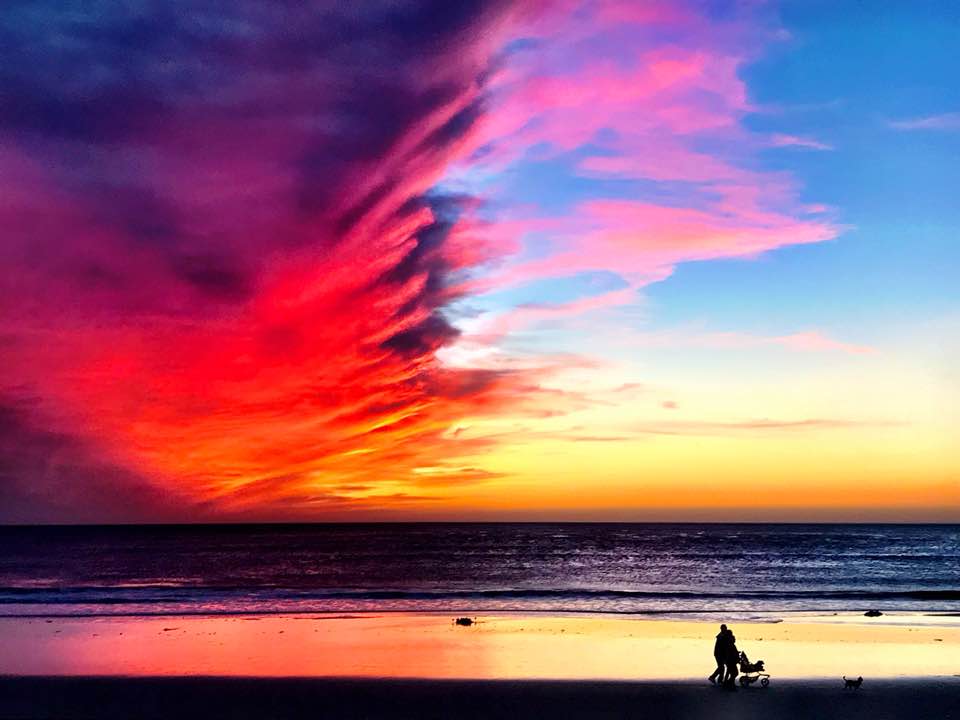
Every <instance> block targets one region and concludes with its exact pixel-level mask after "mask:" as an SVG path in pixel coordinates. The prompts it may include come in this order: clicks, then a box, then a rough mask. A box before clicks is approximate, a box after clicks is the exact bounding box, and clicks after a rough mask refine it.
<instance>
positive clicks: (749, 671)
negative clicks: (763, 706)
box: [740, 652, 770, 687]
mask: <svg viewBox="0 0 960 720" xmlns="http://www.w3.org/2000/svg"><path fill="white" fill-rule="evenodd" d="M757 680H759V681H760V687H766V686H767V685H769V684H770V674H769V673H768V672H766V668H765V667H764V666H763V660H757V661H756V662H753V663H752V662H750V658H748V657H747V654H746V653H745V652H741V653H740V686H741V687H747V686H748V685H751V684H752V683H755V682H756V681H757Z"/></svg>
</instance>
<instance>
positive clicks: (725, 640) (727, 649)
mask: <svg viewBox="0 0 960 720" xmlns="http://www.w3.org/2000/svg"><path fill="white" fill-rule="evenodd" d="M713 657H714V659H715V660H716V661H717V669H716V670H714V671H713V674H711V675H710V677H709V678H707V679H708V680H709V681H710V682H711V683H713V684H716V683H717V682H718V681H719V682H720V683H722V685H723V687H725V688H727V689H730V690H736V689H737V686H736V683H735V681H736V678H737V675H738V674H739V673H740V670H739V669H738V667H737V666H738V665H739V663H740V652H739V651H738V650H737V639H736V637H734V634H733V631H731V630H730V629H729V628H728V627H727V626H726V625H721V626H720V632H719V633H717V639H716V642H715V643H714V645H713Z"/></svg>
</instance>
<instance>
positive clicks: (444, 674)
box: [0, 613, 960, 685]
mask: <svg viewBox="0 0 960 720" xmlns="http://www.w3.org/2000/svg"><path fill="white" fill-rule="evenodd" d="M477 620H478V622H477V623H476V624H475V625H473V626H471V627H457V626H455V625H453V623H452V618H451V617H450V616H445V615H422V614H407V613H393V614H382V615H355V616H343V615H296V616H293V615H279V616H278V615H273V616H260V617H257V616H253V617H244V616H213V617H211V616H207V617H204V616H190V617H142V616H141V617H100V618H29V619H28V618H4V619H0V638H2V642H0V675H50V676H55V675H81V676H91V675H112V676H116V675H139V676H171V675H172V676H183V675H205V676H238V675H242V676H255V677H397V678H437V679H441V678H447V679H453V678H458V679H513V680H515V679H573V680H583V679H602V680H612V679H619V680H654V679H663V680H683V679H696V680H701V681H703V680H705V679H706V676H707V675H708V674H709V673H710V672H711V671H712V670H713V667H712V666H713V658H712V649H713V641H714V635H715V634H716V632H717V624H716V623H711V622H691V621H677V620H650V619H639V618H631V617H623V616H583V615H568V616H555V615H536V616H534V615H492V616H480V617H478V618H477ZM730 627H731V628H732V629H733V631H734V632H735V633H736V635H737V642H738V645H739V647H740V649H742V650H746V652H747V653H748V654H749V655H750V657H751V659H753V660H757V659H763V660H765V661H766V664H767V668H768V670H769V672H770V673H771V675H772V682H773V683H774V685H776V684H778V683H779V682H780V681H781V680H787V679H803V678H807V679H809V678H829V679H839V678H840V677H841V676H842V675H847V676H852V677H856V676H857V675H863V676H864V677H866V678H869V679H877V678H898V677H932V676H951V675H953V674H954V673H960V626H958V625H957V618H931V617H929V616H926V617H924V616H904V617H897V616H884V617H883V618H876V619H870V618H863V617H862V616H861V617H856V616H854V615H849V616H837V617H830V618H820V619H817V618H811V617H803V618H791V619H788V620H785V621H783V622H749V623H747V622H733V621H731V622H730Z"/></svg>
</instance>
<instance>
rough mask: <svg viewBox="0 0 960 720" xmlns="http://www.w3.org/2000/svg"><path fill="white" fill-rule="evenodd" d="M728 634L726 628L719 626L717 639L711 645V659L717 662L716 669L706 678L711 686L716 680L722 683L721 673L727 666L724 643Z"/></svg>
mask: <svg viewBox="0 0 960 720" xmlns="http://www.w3.org/2000/svg"><path fill="white" fill-rule="evenodd" d="M728 634H730V631H729V630H727V626H726V625H721V626H720V632H719V633H717V639H716V641H715V642H714V643H713V659H714V660H716V661H717V669H716V670H714V671H713V673H712V674H711V675H710V677H708V678H707V680H709V681H710V683H711V684H712V685H716V684H717V681H718V680H719V681H720V682H723V673H724V670H725V669H726V666H727V659H726V657H727V653H726V643H727V635H728Z"/></svg>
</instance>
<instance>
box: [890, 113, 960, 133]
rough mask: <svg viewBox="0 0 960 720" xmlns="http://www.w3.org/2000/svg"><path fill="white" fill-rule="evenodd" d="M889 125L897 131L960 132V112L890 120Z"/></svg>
mask: <svg viewBox="0 0 960 720" xmlns="http://www.w3.org/2000/svg"><path fill="white" fill-rule="evenodd" d="M887 124H888V125H889V126H890V127H892V128H894V129H895V130H960V112H947V113H940V114H937V115H923V116H920V117H913V118H905V119H903V120H890V121H889V122H888V123H887Z"/></svg>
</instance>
